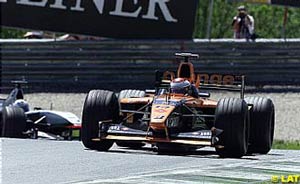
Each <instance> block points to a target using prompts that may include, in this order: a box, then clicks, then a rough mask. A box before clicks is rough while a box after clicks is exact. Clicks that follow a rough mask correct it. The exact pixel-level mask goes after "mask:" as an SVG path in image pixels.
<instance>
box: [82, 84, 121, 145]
mask: <svg viewBox="0 0 300 184" xmlns="http://www.w3.org/2000/svg"><path fill="white" fill-rule="evenodd" d="M118 117H119V103H118V99H117V97H116V95H115V93H113V92H111V91H104V90H92V91H90V92H89V94H88V95H87V97H86V99H85V102H84V106H83V113H82V129H81V140H82V143H83V145H84V146H85V147H87V148H89V149H93V150H99V151H107V150H108V149H109V148H111V146H112V145H113V141H112V140H105V139H104V140H100V141H92V139H93V138H98V137H99V122H100V121H105V120H112V122H116V121H117V120H118Z"/></svg>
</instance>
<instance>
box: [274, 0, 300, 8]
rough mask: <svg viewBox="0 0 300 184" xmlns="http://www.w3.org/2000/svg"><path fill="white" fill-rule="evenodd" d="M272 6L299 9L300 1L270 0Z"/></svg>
mask: <svg viewBox="0 0 300 184" xmlns="http://www.w3.org/2000/svg"><path fill="white" fill-rule="evenodd" d="M271 3H272V4H276V5H284V6H296V7H300V0H271Z"/></svg>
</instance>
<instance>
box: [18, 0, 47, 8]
mask: <svg viewBox="0 0 300 184" xmlns="http://www.w3.org/2000/svg"><path fill="white" fill-rule="evenodd" d="M47 1H48V0H40V1H32V0H17V4H22V5H29V6H41V7H44V6H46V4H47Z"/></svg>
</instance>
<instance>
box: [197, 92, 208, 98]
mask: <svg viewBox="0 0 300 184" xmlns="http://www.w3.org/2000/svg"><path fill="white" fill-rule="evenodd" d="M198 95H199V97H202V98H209V97H210V93H208V92H199V93H198Z"/></svg>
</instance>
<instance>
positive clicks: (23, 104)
mask: <svg viewBox="0 0 300 184" xmlns="http://www.w3.org/2000/svg"><path fill="white" fill-rule="evenodd" d="M13 106H14V107H19V108H21V109H23V110H24V112H28V111H29V104H28V102H26V101H25V100H23V99H19V100H16V101H15V102H14V103H13Z"/></svg>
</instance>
